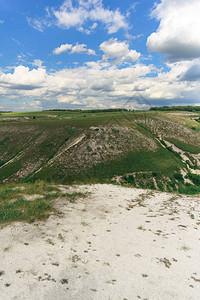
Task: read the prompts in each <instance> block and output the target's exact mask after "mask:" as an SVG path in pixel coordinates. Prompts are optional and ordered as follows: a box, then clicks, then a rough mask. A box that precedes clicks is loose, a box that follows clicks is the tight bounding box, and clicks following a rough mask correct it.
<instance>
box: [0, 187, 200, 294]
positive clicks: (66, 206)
mask: <svg viewBox="0 0 200 300" xmlns="http://www.w3.org/2000/svg"><path fill="white" fill-rule="evenodd" d="M60 188H61V189H62V190H63V191H67V192H73V191H81V192H83V193H88V196H87V197H86V198H83V199H82V198H81V199H78V200H76V203H69V202H68V201H66V199H64V198H60V199H58V200H57V202H56V208H57V212H54V213H52V214H51V216H50V217H49V219H48V220H47V221H46V222H35V223H33V224H25V223H13V224H11V225H8V226H6V227H3V228H2V229H1V231H0V299H2V300H10V299H13V300H14V299H15V300H22V299H23V300H25V299H26V300H27V299H28V300H33V299H34V300H36V299H37V300H40V299H41V300H66V299H69V300H73V299H75V300H89V299H92V300H93V299H98V300H104V299H105V300H108V299H110V300H134V299H136V300H137V299H142V300H145V299H148V300H159V299H162V300H169V299H175V300H184V299H185V300H186V299H187V300H189V299H191V300H196V299H199V295H200V259H199V253H200V234H199V232H200V199H199V198H197V197H196V198H195V197H189V196H177V195H174V194H167V193H160V192H156V191H150V190H141V189H132V188H126V187H121V186H115V185H100V184H97V185H87V186H86V185H85V186H73V187H68V186H61V187H60Z"/></svg>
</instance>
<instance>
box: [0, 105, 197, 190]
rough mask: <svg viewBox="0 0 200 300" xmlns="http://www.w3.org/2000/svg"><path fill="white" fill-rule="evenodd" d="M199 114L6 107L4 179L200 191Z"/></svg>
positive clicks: (0, 123) (0, 154)
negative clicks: (17, 109)
mask: <svg viewBox="0 0 200 300" xmlns="http://www.w3.org/2000/svg"><path fill="white" fill-rule="evenodd" d="M199 117H200V113H199V112H183V111H182V112H178V111H153V110H152V111H136V112H131V111H108V112H106V111H102V112H98V111H95V110H94V111H42V112H20V113H1V114H0V182H1V183H6V182H27V181H32V182H34V181H36V180H38V179H42V180H45V181H49V182H59V183H63V184H67V183H80V182H83V183H88V182H120V183H122V184H127V185H132V186H136V187H144V188H152V189H157V190H165V191H178V192H188V193H199V192H200V188H199V185H198V176H199V174H200V168H199V166H200V154H199V153H200V134H199V130H200V123H199V122H198V120H199ZM195 176H197V177H195ZM194 177H195V178H196V179H194Z"/></svg>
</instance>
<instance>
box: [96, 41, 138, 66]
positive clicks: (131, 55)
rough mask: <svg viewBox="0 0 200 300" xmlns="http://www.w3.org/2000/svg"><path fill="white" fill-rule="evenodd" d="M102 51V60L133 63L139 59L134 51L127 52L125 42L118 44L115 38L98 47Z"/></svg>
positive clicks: (127, 46)
mask: <svg viewBox="0 0 200 300" xmlns="http://www.w3.org/2000/svg"><path fill="white" fill-rule="evenodd" d="M100 49H101V50H102V51H103V53H104V55H103V59H105V60H106V59H116V60H117V61H118V62H124V61H128V62H135V61H136V60H138V58H139V57H140V55H141V54H140V53H138V52H137V51H136V50H129V45H128V43H126V42H118V40H117V38H115V39H113V38H111V39H109V40H108V41H105V42H103V43H102V44H101V45H100Z"/></svg>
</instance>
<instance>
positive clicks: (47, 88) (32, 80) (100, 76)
mask: <svg viewBox="0 0 200 300" xmlns="http://www.w3.org/2000/svg"><path fill="white" fill-rule="evenodd" d="M168 68H169V71H165V72H164V71H158V70H155V67H154V66H152V65H148V66H147V65H143V64H140V63H136V64H134V65H131V66H130V65H129V66H128V67H122V68H116V66H114V67H113V65H109V64H107V67H106V65H103V62H102V61H99V62H88V63H87V64H86V65H85V66H83V67H77V68H74V69H71V68H69V69H63V70H60V71H51V72H47V71H46V70H45V69H44V68H37V69H32V70H31V69H29V68H27V67H24V66H18V67H15V68H14V71H7V73H6V72H3V71H1V72H0V97H1V99H7V103H8V105H7V107H9V109H11V106H9V103H10V102H11V101H12V100H14V101H17V100H18V99H20V101H21V100H22V101H24V103H25V102H27V101H28V102H31V101H33V99H34V101H40V103H39V102H34V103H35V104H37V103H39V104H40V106H39V107H40V108H43V109H45V108H49V107H52V106H53V107H57V108H62V107H70V108H73V107H82V108H87V107H112V106H113V105H114V106H116V107H119V106H120V107H121V106H123V105H126V107H132V108H134V107H136V106H137V103H139V105H140V106H141V105H145V107H147V106H149V105H151V104H152V105H157V104H159V105H163V104H165V105H171V104H180V103H184V102H185V103H188V102H187V101H188V99H190V103H191V104H192V103H194V104H197V103H199V93H200V81H199V80H195V81H192V82H191V81H190V76H189V75H188V74H189V72H190V68H193V64H192V62H191V61H184V62H177V63H170V64H168ZM156 71H157V74H156V73H155V72H156ZM153 72H154V76H149V75H150V74H153ZM197 74H198V72H197ZM186 78H187V79H188V80H186ZM197 78H198V75H197ZM192 79H194V78H192ZM14 107H16V103H15V105H14ZM5 109H6V107H5Z"/></svg>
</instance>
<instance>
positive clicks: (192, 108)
mask: <svg viewBox="0 0 200 300" xmlns="http://www.w3.org/2000/svg"><path fill="white" fill-rule="evenodd" d="M150 110H155V111H177V110H179V111H191V112H193V111H200V106H191V105H187V106H161V107H151V108H150Z"/></svg>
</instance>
